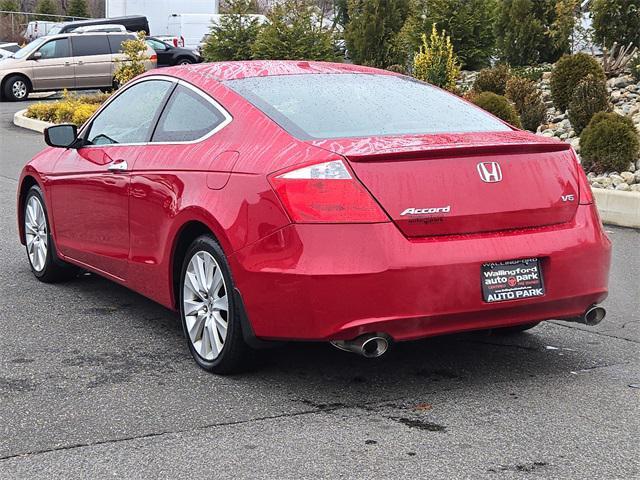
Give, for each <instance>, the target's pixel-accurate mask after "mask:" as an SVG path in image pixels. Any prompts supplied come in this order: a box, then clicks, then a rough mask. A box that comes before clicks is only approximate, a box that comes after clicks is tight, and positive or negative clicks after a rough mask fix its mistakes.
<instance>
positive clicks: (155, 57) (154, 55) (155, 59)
mask: <svg viewBox="0 0 640 480" xmlns="http://www.w3.org/2000/svg"><path fill="white" fill-rule="evenodd" d="M149 60H151V61H152V62H157V61H158V55H156V54H155V53H154V54H153V55H151V56H150V57H149Z"/></svg>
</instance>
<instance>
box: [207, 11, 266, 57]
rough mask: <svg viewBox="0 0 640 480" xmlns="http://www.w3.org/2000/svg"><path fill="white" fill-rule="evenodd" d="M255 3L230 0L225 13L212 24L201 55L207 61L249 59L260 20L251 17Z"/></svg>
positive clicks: (259, 26)
mask: <svg viewBox="0 0 640 480" xmlns="http://www.w3.org/2000/svg"><path fill="white" fill-rule="evenodd" d="M252 12H255V4H254V3H253V2H252V1H251V0H231V1H230V2H229V5H228V10H227V15H225V16H223V17H222V19H221V20H220V23H219V24H212V25H211V29H210V32H211V34H210V35H209V38H208V39H207V42H206V43H205V46H204V49H203V56H204V58H205V60H206V61H207V62H220V61H225V60H249V59H251V58H252V56H253V52H252V50H251V48H252V47H253V44H254V43H255V41H256V38H257V37H258V32H259V31H260V28H261V25H260V22H259V21H258V20H257V19H256V18H255V17H251V16H249V15H251V13H252Z"/></svg>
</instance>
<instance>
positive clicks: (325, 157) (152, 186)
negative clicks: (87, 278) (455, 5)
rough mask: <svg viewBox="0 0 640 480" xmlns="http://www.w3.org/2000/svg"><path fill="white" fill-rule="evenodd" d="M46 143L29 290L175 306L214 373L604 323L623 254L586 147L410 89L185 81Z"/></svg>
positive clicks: (312, 78) (362, 82)
mask: <svg viewBox="0 0 640 480" xmlns="http://www.w3.org/2000/svg"><path fill="white" fill-rule="evenodd" d="M45 140H46V142H47V144H48V145H49V146H50V148H47V149H46V150H44V151H43V152H42V153H40V154H39V155H37V156H36V157H35V158H34V159H33V160H31V162H29V163H28V164H27V165H26V167H25V168H24V169H23V171H22V174H21V176H20V180H19V183H18V185H19V191H18V205H17V207H18V208H17V212H18V225H19V227H20V241H21V242H22V243H23V244H24V245H25V246H26V254H27V259H28V262H29V265H30V266H31V270H32V271H33V274H34V275H35V276H36V277H37V278H38V279H39V280H41V281H43V282H53V281H57V280H61V279H64V278H65V277H66V278H68V276H70V275H74V270H75V268H81V269H87V270H90V271H92V272H95V273H97V274H99V275H102V276H104V277H106V278H108V279H111V280H114V281H116V282H118V283H120V284H122V285H124V286H126V287H128V288H131V289H133V290H135V291H137V292H139V293H141V294H142V295H145V296H147V297H149V298H151V299H153V300H155V301H157V302H159V303H161V304H162V305H164V306H166V307H168V308H171V309H174V310H177V311H179V312H180V316H181V319H182V325H183V328H184V332H185V336H186V341H187V345H188V347H189V349H190V351H191V353H192V355H193V358H194V359H195V361H196V362H197V364H198V365H200V366H201V367H203V368H205V369H207V370H210V371H213V372H217V373H228V372H230V371H234V370H237V369H238V368H240V367H241V366H242V364H243V362H244V361H245V360H246V358H247V355H248V353H249V349H250V347H251V346H253V347H257V346H263V345H265V344H266V343H268V341H270V340H304V341H308V340H316V341H331V342H332V343H333V344H334V345H335V346H336V347H338V348H341V349H345V350H349V351H353V352H357V353H360V354H361V355H364V356H367V357H375V356H379V355H381V354H383V353H384V352H385V351H386V349H387V347H388V346H389V344H390V342H391V341H404V340H413V339H418V338H423V337H428V336H433V335H442V334H446V333H454V332H462V331H468V330H484V329H502V330H503V331H506V332H509V331H511V332H513V331H523V330H526V329H529V328H532V327H533V326H535V325H536V324H537V323H539V322H540V321H542V320H547V319H564V320H567V321H575V322H582V323H585V324H588V325H593V324H597V323H598V322H599V321H601V320H602V319H603V318H604V315H605V311H604V309H603V308H602V307H600V306H598V304H599V303H600V302H602V301H603V300H604V299H605V297H606V296H607V290H608V272H609V264H610V256H611V243H610V241H609V239H608V238H607V236H606V234H605V232H604V230H603V227H602V224H601V223H600V220H599V217H598V212H597V210H596V207H595V205H594V203H593V198H592V194H591V190H590V187H589V184H588V182H587V179H586V176H585V174H584V172H583V171H582V168H581V167H580V165H579V164H578V161H577V157H576V154H575V152H574V151H573V149H572V148H571V146H570V145H569V144H567V143H563V142H560V141H557V140H553V139H549V138H546V137H541V136H537V135H534V134H532V133H529V132H525V131H520V130H517V129H516V128H514V127H511V126H509V125H507V124H506V123H504V122H502V121H501V120H499V119H498V118H496V117H494V116H492V115H490V114H488V113H487V112H485V111H484V110H481V109H480V108H478V107H476V106H474V105H472V104H470V103H468V102H466V101H465V100H463V99H462V98H460V97H457V96H456V95H453V94H450V93H448V92H445V91H443V90H440V89H437V88H435V87H432V86H430V85H427V84H425V83H422V82H418V81H416V80H414V79H412V78H409V77H405V76H402V75H398V74H396V73H392V72H389V71H384V70H377V69H373V68H367V67H361V66H356V65H348V64H330V63H321V62H306V61H305V62H295V61H290V62H287V61H265V62H226V63H225V62H222V63H211V64H200V65H192V66H189V67H170V68H168V69H164V70H162V71H155V72H148V73H146V74H144V75H142V76H140V77H139V78H137V79H136V80H134V81H133V82H131V83H129V84H127V85H126V86H124V87H123V88H122V89H120V90H118V91H117V92H116V93H115V94H114V95H113V96H112V97H111V98H110V99H109V100H108V101H107V103H105V105H103V107H102V108H101V109H100V110H98V112H96V114H95V115H94V116H93V117H92V118H91V119H90V120H89V121H88V122H87V123H85V124H84V126H83V127H82V128H81V129H80V130H79V131H78V130H77V128H76V127H75V126H74V125H59V126H53V127H50V128H49V129H47V130H46V131H45ZM123 334H126V333H123Z"/></svg>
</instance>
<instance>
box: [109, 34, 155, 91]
mask: <svg viewBox="0 0 640 480" xmlns="http://www.w3.org/2000/svg"><path fill="white" fill-rule="evenodd" d="M144 39H145V34H144V32H138V34H137V37H136V38H135V39H133V40H125V41H124V42H122V53H123V54H124V59H119V60H117V61H118V62H119V65H118V67H117V68H116V71H115V73H114V74H113V77H114V79H115V81H116V82H117V84H118V86H121V85H124V84H125V83H127V82H128V81H129V80H131V79H133V78H135V77H137V76H138V75H141V74H143V73H144V71H145V67H144V62H145V60H147V59H148V58H149V57H148V56H147V44H146V42H145V40H144Z"/></svg>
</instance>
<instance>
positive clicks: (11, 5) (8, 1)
mask: <svg viewBox="0 0 640 480" xmlns="http://www.w3.org/2000/svg"><path fill="white" fill-rule="evenodd" d="M0 10H5V11H7V12H19V11H20V5H19V4H18V1H17V0H2V1H1V2H0Z"/></svg>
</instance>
